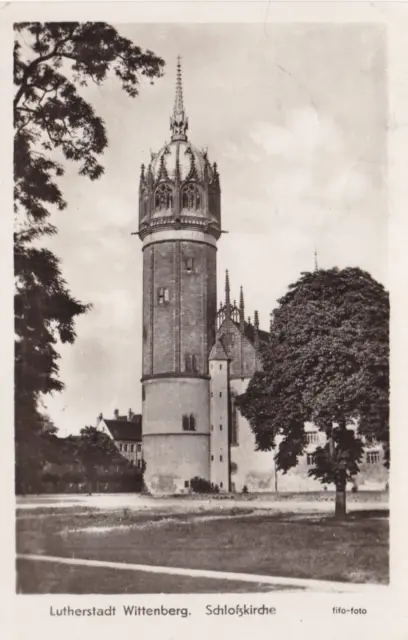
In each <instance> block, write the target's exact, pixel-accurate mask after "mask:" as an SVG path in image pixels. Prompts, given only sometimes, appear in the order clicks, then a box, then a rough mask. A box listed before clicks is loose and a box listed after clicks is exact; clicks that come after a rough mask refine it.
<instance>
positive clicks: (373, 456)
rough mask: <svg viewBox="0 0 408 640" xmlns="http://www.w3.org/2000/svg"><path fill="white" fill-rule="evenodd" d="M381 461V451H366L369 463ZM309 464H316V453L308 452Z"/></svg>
mask: <svg viewBox="0 0 408 640" xmlns="http://www.w3.org/2000/svg"><path fill="white" fill-rule="evenodd" d="M378 462H380V452H379V451H368V452H367V453H366V463H367V464H377V463H378ZM307 464H308V465H309V466H311V465H313V464H315V454H314V453H308V454H307Z"/></svg>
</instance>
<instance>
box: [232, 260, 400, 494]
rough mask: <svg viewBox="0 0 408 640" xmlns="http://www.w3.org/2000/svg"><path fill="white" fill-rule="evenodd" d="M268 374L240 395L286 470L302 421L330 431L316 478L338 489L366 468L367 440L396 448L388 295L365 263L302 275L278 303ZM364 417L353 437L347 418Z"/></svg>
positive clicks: (262, 443) (264, 443) (299, 446)
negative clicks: (392, 443) (362, 466)
mask: <svg viewBox="0 0 408 640" xmlns="http://www.w3.org/2000/svg"><path fill="white" fill-rule="evenodd" d="M262 362H263V371H262V372H261V373H257V374H255V376H254V377H253V378H252V380H251V382H250V384H249V386H248V389H247V391H246V393H245V394H243V395H241V396H240V397H239V398H238V399H237V402H238V406H239V407H240V410H241V412H242V414H243V415H244V416H245V417H246V418H247V419H248V420H249V422H250V424H251V427H252V429H253V431H254V433H255V437H256V443H257V447H258V449H261V450H271V449H274V448H275V446H276V438H277V436H280V439H281V442H280V443H279V446H278V447H277V454H276V460H277V465H278V467H279V468H280V469H282V470H284V471H287V470H288V469H290V468H291V467H293V466H294V465H296V464H297V461H298V458H299V456H300V455H301V454H302V453H303V451H304V449H305V446H306V437H305V431H304V424H305V422H307V421H311V422H313V423H314V424H315V425H316V426H317V427H318V428H319V429H320V430H321V431H323V432H324V433H325V434H326V436H327V446H326V447H324V448H322V449H318V450H317V452H316V456H315V461H316V464H315V467H314V469H312V470H311V475H313V476H315V477H317V478H319V479H320V480H321V481H322V482H324V483H327V482H335V483H337V485H338V486H340V485H343V486H344V484H345V482H346V480H347V479H349V478H351V477H352V476H353V475H355V474H356V473H357V471H358V462H359V461H360V459H361V455H362V442H361V438H364V439H365V440H366V441H372V440H376V441H378V442H381V443H382V444H383V446H384V449H385V452H386V459H387V460H388V451H389V446H388V443H389V415H388V414H389V299H388V293H387V292H386V291H385V290H384V287H383V286H382V285H381V284H379V283H378V282H376V281H375V280H374V279H373V278H372V277H371V276H370V275H369V274H368V273H366V272H364V271H362V270H361V269H358V268H347V269H343V270H339V269H330V270H327V271H324V270H319V271H316V272H314V273H304V274H302V276H301V278H300V279H299V281H298V282H296V283H295V284H292V285H290V287H289V291H288V293H287V294H286V295H285V296H284V297H283V298H281V299H280V300H279V307H278V308H277V309H276V310H275V311H274V312H273V314H272V327H271V337H270V341H269V343H268V344H266V345H265V346H264V348H263V351H262ZM352 422H355V423H357V424H358V431H357V434H356V435H354V434H353V433H352V432H351V431H350V430H349V429H347V428H346V425H347V424H350V423H352Z"/></svg>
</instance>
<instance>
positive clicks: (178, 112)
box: [170, 56, 188, 140]
mask: <svg viewBox="0 0 408 640" xmlns="http://www.w3.org/2000/svg"><path fill="white" fill-rule="evenodd" d="M170 129H171V131H172V136H171V139H172V140H187V129H188V118H187V117H186V114H185V112H184V103H183V85H182V75H181V58H180V56H178V57H177V75H176V95H175V98H174V108H173V115H172V117H171V118H170Z"/></svg>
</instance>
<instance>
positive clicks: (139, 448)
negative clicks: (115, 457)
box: [119, 442, 142, 453]
mask: <svg viewBox="0 0 408 640" xmlns="http://www.w3.org/2000/svg"><path fill="white" fill-rule="evenodd" d="M119 451H130V452H131V453H133V452H134V451H137V452H138V453H140V452H141V451H142V445H141V444H137V445H135V444H123V443H122V442H120V443H119Z"/></svg>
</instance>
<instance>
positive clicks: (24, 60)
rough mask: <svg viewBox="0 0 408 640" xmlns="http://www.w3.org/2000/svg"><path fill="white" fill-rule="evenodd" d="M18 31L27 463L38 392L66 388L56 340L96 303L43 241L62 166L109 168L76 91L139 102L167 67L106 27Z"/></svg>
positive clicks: (19, 422) (21, 379)
mask: <svg viewBox="0 0 408 640" xmlns="http://www.w3.org/2000/svg"><path fill="white" fill-rule="evenodd" d="M15 31H16V40H15V46H14V84H15V95H14V101H13V107H14V127H15V138H14V202H15V219H16V224H15V236H14V239H15V246H14V260H15V280H16V293H15V317H16V320H15V332H16V348H15V360H16V362H15V385H16V393H15V412H16V416H15V423H16V442H17V448H16V464H17V466H18V467H21V466H22V465H24V464H30V463H31V462H32V456H29V459H28V458H27V455H29V452H30V447H29V446H27V443H28V442H29V441H30V442H31V440H32V438H35V437H36V436H39V435H40V434H41V432H42V429H43V418H42V416H41V412H40V410H39V402H40V399H41V397H42V395H43V394H48V393H52V392H54V391H61V390H62V389H63V387H64V385H63V382H62V381H61V380H60V377H59V368H58V359H59V354H58V344H59V343H72V342H73V341H74V340H75V320H76V319H77V318H78V317H79V316H80V315H82V314H83V313H85V312H86V311H87V310H88V309H89V308H90V306H89V305H87V304H82V303H81V302H80V301H78V300H77V299H76V298H75V297H74V296H73V295H72V294H71V292H70V291H69V288H68V286H67V283H66V281H65V280H64V278H63V276H62V271H61V265H60V261H59V260H58V258H57V257H56V256H55V255H54V254H53V253H52V252H51V251H50V250H48V249H47V248H45V246H44V241H45V240H46V238H47V237H48V236H50V235H53V234H55V233H56V232H57V229H56V226H55V225H54V224H52V222H51V215H52V214H55V213H56V212H58V211H62V210H63V209H64V208H65V207H66V201H65V198H64V195H63V193H62V191H61V186H60V178H61V177H62V176H63V175H64V171H65V168H64V163H65V162H66V161H73V162H75V163H77V165H78V171H79V174H80V175H82V176H87V177H88V178H90V179H91V180H96V179H97V178H100V177H101V175H102V174H103V166H102V164H101V163H100V157H101V155H102V154H103V152H104V150H105V149H106V147H107V144H108V138H107V132H106V127H105V124H104V122H103V121H102V119H101V118H100V117H98V115H97V114H96V113H95V111H94V108H93V107H92V105H91V104H89V103H88V102H87V101H86V100H85V99H84V98H83V97H82V96H81V93H80V89H81V87H86V86H87V85H88V84H89V83H90V82H93V83H96V84H98V85H99V84H102V83H103V82H104V81H105V80H106V79H107V77H108V76H112V75H113V76H116V78H117V79H118V80H119V82H120V83H121V85H122V88H123V90H124V91H125V92H126V93H127V94H128V95H129V96H130V97H132V98H133V97H135V96H137V95H138V92H139V86H140V80H141V78H142V77H143V76H144V77H146V78H149V79H150V80H151V81H152V80H153V78H157V77H160V75H161V73H162V68H163V65H164V63H163V61H162V60H161V59H160V58H158V57H157V56H156V55H154V54H153V53H152V52H150V51H143V50H142V49H141V48H140V47H138V46H137V45H135V44H133V43H132V42H131V41H130V40H128V39H126V38H123V37H121V36H120V35H119V33H118V32H117V31H116V29H114V28H113V27H112V26H110V25H108V24H105V23H100V22H86V23H78V22H66V23H57V22H53V23H38V22H32V23H27V22H26V23H19V24H17V25H16V26H15ZM28 434H29V435H28ZM31 444H32V445H33V446H34V444H33V443H31ZM19 445H20V446H19Z"/></svg>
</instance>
